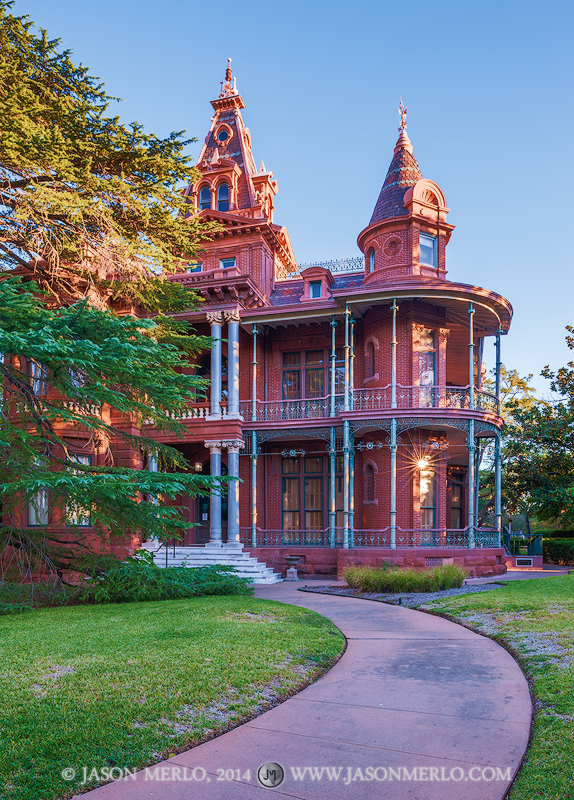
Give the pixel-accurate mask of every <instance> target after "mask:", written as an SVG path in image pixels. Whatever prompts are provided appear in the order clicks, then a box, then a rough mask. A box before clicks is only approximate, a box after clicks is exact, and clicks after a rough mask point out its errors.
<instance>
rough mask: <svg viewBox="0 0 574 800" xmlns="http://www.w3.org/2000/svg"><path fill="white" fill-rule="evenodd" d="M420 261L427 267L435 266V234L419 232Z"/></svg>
mask: <svg viewBox="0 0 574 800" xmlns="http://www.w3.org/2000/svg"><path fill="white" fill-rule="evenodd" d="M420 251H421V255H420V261H421V264H426V265H427V266H428V267H436V261H437V259H436V236H429V235H428V234H426V233H421V236H420Z"/></svg>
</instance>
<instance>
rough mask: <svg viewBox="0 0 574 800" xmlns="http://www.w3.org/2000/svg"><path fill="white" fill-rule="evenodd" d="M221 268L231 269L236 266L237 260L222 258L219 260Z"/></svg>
mask: <svg viewBox="0 0 574 800" xmlns="http://www.w3.org/2000/svg"><path fill="white" fill-rule="evenodd" d="M219 266H220V267H221V269H229V268H230V267H234V266H235V259H234V258H221V259H220V260H219Z"/></svg>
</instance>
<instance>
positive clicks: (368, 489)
mask: <svg viewBox="0 0 574 800" xmlns="http://www.w3.org/2000/svg"><path fill="white" fill-rule="evenodd" d="M363 477H364V480H365V502H366V503H372V502H373V500H374V499H375V470H374V469H373V467H372V465H371V464H365V468H364V469H363Z"/></svg>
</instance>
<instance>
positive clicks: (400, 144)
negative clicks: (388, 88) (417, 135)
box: [395, 97, 413, 153]
mask: <svg viewBox="0 0 574 800" xmlns="http://www.w3.org/2000/svg"><path fill="white" fill-rule="evenodd" d="M397 111H398V112H399V114H400V117H401V124H400V125H399V138H398V140H397V143H396V145H395V152H396V151H397V148H399V149H401V148H402V149H404V150H407V151H408V152H409V153H412V152H413V146H412V144H411V140H410V139H409V135H408V133H407V109H406V106H404V105H403V98H402V97H401V104H400V106H399V107H398V108H397Z"/></svg>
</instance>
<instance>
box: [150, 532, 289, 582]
mask: <svg viewBox="0 0 574 800" xmlns="http://www.w3.org/2000/svg"><path fill="white" fill-rule="evenodd" d="M140 549H141V550H147V551H148V552H149V553H151V554H152V555H153V558H154V561H155V563H156V564H157V565H158V567H165V566H168V567H181V566H184V567H205V566H208V565H210V564H225V565H228V566H231V567H235V569H236V571H237V575H238V577H240V578H249V580H250V581H251V582H252V583H257V584H271V583H280V582H281V581H282V580H283V578H282V577H281V575H279V574H277V573H276V572H273V570H272V569H271V567H268V566H266V565H265V564H263V563H261V561H258V560H257V559H256V558H254V557H253V556H250V555H249V553H245V552H243V545H240V546H238V545H227V544H226V543H224V544H222V545H221V547H217V546H214V545H212V544H210V543H208V544H206V545H204V546H199V547H178V546H177V545H176V546H175V555H174V548H173V546H171V547H169V546H168V548H167V565H166V559H165V547H161V548H160V546H159V542H144V544H142V545H141V548H140Z"/></svg>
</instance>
